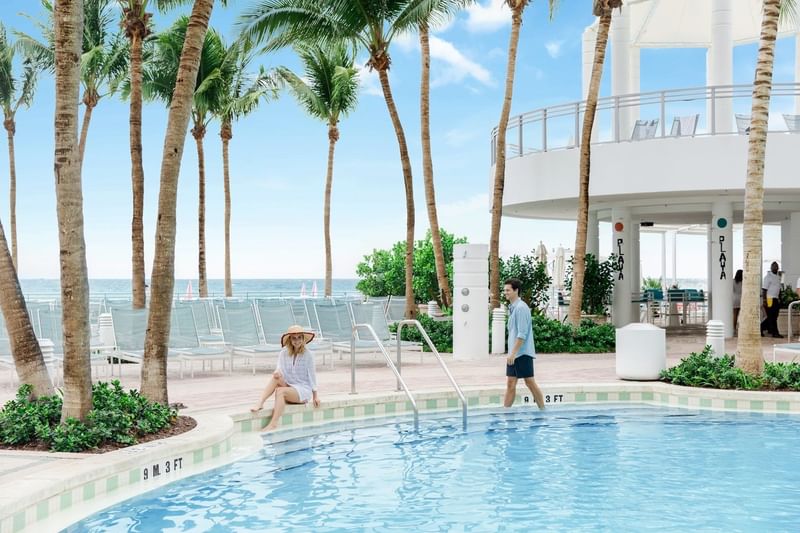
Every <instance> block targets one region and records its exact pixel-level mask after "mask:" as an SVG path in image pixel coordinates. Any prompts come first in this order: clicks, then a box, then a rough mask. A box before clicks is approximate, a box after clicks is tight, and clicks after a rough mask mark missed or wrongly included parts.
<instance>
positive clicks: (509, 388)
mask: <svg viewBox="0 0 800 533" xmlns="http://www.w3.org/2000/svg"><path fill="white" fill-rule="evenodd" d="M516 396H517V378H514V377H509V378H508V379H507V381H506V396H505V398H504V399H503V405H504V406H506V407H511V406H512V405H514V398H516Z"/></svg>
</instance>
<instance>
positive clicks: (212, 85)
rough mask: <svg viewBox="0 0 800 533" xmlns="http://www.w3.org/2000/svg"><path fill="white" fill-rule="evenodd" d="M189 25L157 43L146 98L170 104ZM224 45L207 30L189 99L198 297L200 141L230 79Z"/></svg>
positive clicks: (202, 225) (202, 275)
mask: <svg viewBox="0 0 800 533" xmlns="http://www.w3.org/2000/svg"><path fill="white" fill-rule="evenodd" d="M188 25H189V19H188V18H187V17H181V18H179V19H178V20H177V21H176V22H175V24H173V25H172V27H171V28H170V29H169V30H167V31H165V32H164V33H162V34H160V35H159V36H158V38H157V40H156V53H155V55H154V57H153V59H152V61H151V62H150V63H149V64H148V65H147V67H146V68H145V72H144V78H143V92H144V96H145V98H150V99H152V98H159V99H161V100H163V101H165V102H166V103H167V104H169V103H170V102H171V100H172V97H173V87H174V86H175V80H176V79H177V76H178V67H179V64H180V58H181V49H182V47H183V43H184V39H185V38H186V32H187V28H188ZM227 59H228V58H227V56H226V48H225V44H224V43H223V41H222V36H220V34H219V33H217V32H216V31H214V30H213V29H210V30H209V31H208V32H207V33H206V34H205V37H204V40H203V47H202V52H201V55H200V67H199V70H198V74H197V80H196V83H195V89H194V94H193V95H192V130H191V132H192V137H194V140H195V146H196V147H197V170H198V195H199V197H198V205H197V224H198V235H197V240H198V273H199V280H198V281H199V285H200V297H201V298H205V297H207V296H208V279H207V276H206V167H205V150H204V146H203V140H204V139H205V135H206V127H207V126H208V123H209V121H210V120H211V117H212V112H213V111H214V110H215V109H220V108H221V102H222V92H223V80H225V79H226V78H229V77H230V76H231V74H230V72H227V71H231V70H232V69H233V66H234V64H233V62H231V61H228V60H227Z"/></svg>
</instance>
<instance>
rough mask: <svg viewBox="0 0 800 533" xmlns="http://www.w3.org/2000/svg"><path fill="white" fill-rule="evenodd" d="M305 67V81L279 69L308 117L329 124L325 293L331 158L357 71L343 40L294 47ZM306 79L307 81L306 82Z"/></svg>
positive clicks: (328, 267) (329, 267)
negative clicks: (324, 45)
mask: <svg viewBox="0 0 800 533" xmlns="http://www.w3.org/2000/svg"><path fill="white" fill-rule="evenodd" d="M297 52H298V54H299V55H300V59H301V60H302V62H303V65H304V67H305V80H303V79H301V78H300V77H299V76H297V75H296V74H294V73H293V72H292V71H290V70H289V69H286V68H282V69H280V70H279V72H280V73H281V76H282V77H283V78H284V79H285V80H286V82H287V83H288V84H289V87H290V88H291V89H292V92H293V93H294V94H295V97H296V98H297V100H298V101H299V102H300V104H301V105H302V106H303V107H304V108H305V109H306V112H308V114H310V115H311V116H313V117H315V118H318V119H320V120H323V121H325V122H326V123H327V125H328V170H327V175H326V177H325V207H324V210H323V227H324V233H325V296H330V295H331V289H332V284H333V260H332V257H331V188H332V186H333V157H334V150H335V148H336V142H337V141H338V140H339V119H340V117H344V116H347V115H348V114H349V113H350V112H351V111H352V110H353V109H354V108H355V107H356V104H357V103H358V71H357V70H356V68H355V66H354V62H355V57H354V56H353V53H352V51H351V50H349V49H348V47H347V46H346V45H344V44H342V43H337V44H333V45H331V46H329V47H326V48H323V47H321V46H318V45H317V46H301V47H299V48H298V50H297ZM306 80H307V81H306Z"/></svg>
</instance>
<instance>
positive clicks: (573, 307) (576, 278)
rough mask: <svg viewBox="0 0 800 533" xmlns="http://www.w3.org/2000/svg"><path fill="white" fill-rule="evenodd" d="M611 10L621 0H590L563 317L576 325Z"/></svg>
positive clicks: (620, 6) (577, 321)
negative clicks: (589, 59)
mask: <svg viewBox="0 0 800 533" xmlns="http://www.w3.org/2000/svg"><path fill="white" fill-rule="evenodd" d="M615 9H620V10H621V9H622V0H594V1H593V5H592V13H593V14H594V16H595V17H598V18H599V21H598V26H597V40H596V42H595V48H594V62H593V63H592V76H591V80H590V81H589V93H588V95H587V96H586V111H585V112H584V114H583V130H582V131H581V157H580V162H579V164H578V168H579V175H580V178H579V186H578V219H577V223H578V227H577V230H576V232H575V253H574V259H575V262H574V263H573V266H574V270H573V279H572V297H571V298H570V301H569V310H568V311H567V317H568V318H567V319H568V320H569V321H570V322H572V325H573V326H577V325H578V324H579V323H580V321H581V305H582V302H583V287H584V281H583V280H584V266H585V263H584V261H583V258H584V256H585V255H586V238H587V237H586V233H587V228H588V225H589V177H590V166H591V164H590V163H591V153H592V129H593V128H594V119H595V114H596V113H597V97H598V95H599V93H600V80H601V78H602V77H603V65H604V64H605V59H606V46H607V44H608V33H609V30H610V29H611V18H612V17H611V15H612V13H613V11H614V10H615Z"/></svg>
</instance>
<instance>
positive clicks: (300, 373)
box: [278, 348, 317, 403]
mask: <svg viewBox="0 0 800 533" xmlns="http://www.w3.org/2000/svg"><path fill="white" fill-rule="evenodd" d="M278 370H279V371H280V372H281V374H283V379H284V381H286V384H287V385H289V386H290V387H293V388H294V389H295V390H296V391H297V395H298V396H300V401H301V402H303V403H306V402H307V401H309V400H310V399H311V398H312V392H313V391H315V390H317V373H316V370H315V369H314V354H313V352H311V350H309V349H308V348H306V351H305V352H303V353H302V354H298V355H297V356H295V357H292V356H291V355H289V350H287V349H286V348H284V349H283V350H281V353H280V354H279V355H278Z"/></svg>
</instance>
